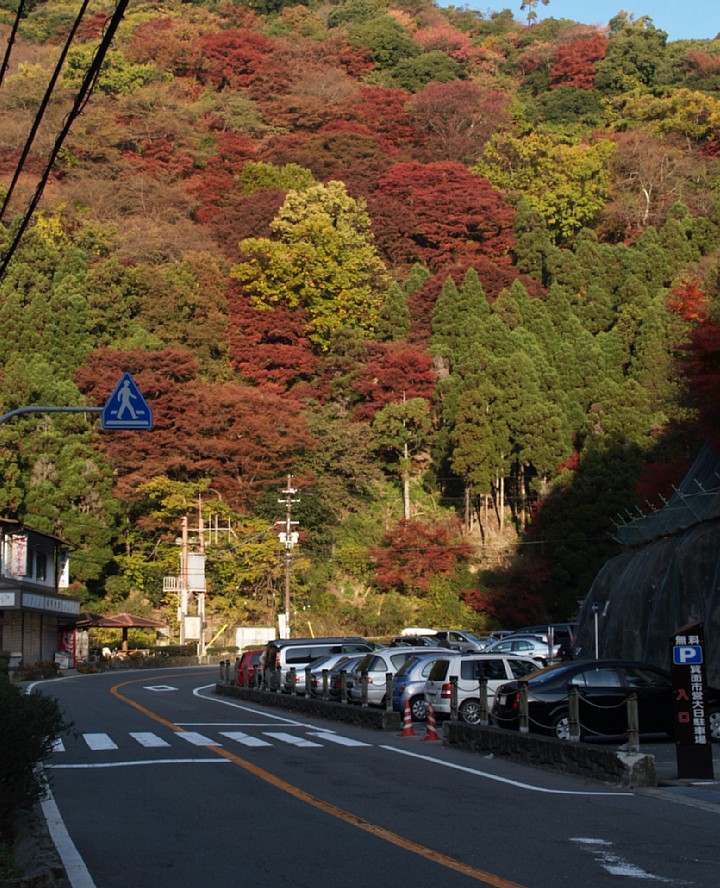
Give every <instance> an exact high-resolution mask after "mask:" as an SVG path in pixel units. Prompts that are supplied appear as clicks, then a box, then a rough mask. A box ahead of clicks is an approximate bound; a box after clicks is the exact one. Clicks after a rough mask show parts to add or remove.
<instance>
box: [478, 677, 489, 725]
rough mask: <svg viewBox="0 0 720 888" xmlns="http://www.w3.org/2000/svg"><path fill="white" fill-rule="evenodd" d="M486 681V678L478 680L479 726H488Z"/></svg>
mask: <svg viewBox="0 0 720 888" xmlns="http://www.w3.org/2000/svg"><path fill="white" fill-rule="evenodd" d="M487 683H488V680H487V679H486V678H481V679H480V724H481V725H487V724H488V721H489V719H488V686H487Z"/></svg>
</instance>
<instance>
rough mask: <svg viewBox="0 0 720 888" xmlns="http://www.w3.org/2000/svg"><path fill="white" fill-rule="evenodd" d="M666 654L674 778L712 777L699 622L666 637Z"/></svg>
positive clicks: (703, 658) (703, 660)
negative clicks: (673, 746) (669, 677)
mask: <svg viewBox="0 0 720 888" xmlns="http://www.w3.org/2000/svg"><path fill="white" fill-rule="evenodd" d="M670 654H671V657H670V661H671V664H672V666H671V672H672V681H673V701H674V702H673V720H674V726H675V750H676V754H677V764H678V778H680V779H691V778H692V779H696V778H700V779H709V780H712V779H713V758H712V745H711V738H710V725H709V721H708V708H707V679H706V670H705V635H704V628H703V624H702V623H693V624H691V625H688V626H684V627H683V628H682V629H679V630H678V631H677V632H676V634H675V635H673V636H672V638H671V639H670Z"/></svg>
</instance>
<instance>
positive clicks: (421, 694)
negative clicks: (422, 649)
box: [392, 649, 461, 721]
mask: <svg viewBox="0 0 720 888" xmlns="http://www.w3.org/2000/svg"><path fill="white" fill-rule="evenodd" d="M460 656H461V654H460V651H447V650H446V651H443V650H440V649H435V651H433V652H431V653H427V654H415V655H413V656H412V657H410V659H409V660H406V661H405V662H404V663H403V665H402V666H401V667H400V668H399V669H398V671H397V672H396V673H395V675H394V677H393V691H392V693H393V709H394V710H395V712H400V713H402V714H403V715H404V714H405V706H406V705H409V706H410V715H411V717H412V720H413V721H425V720H426V719H427V701H426V700H425V682H426V681H427V678H428V675H429V674H430V670H431V669H432V666H433V664H434V663H435V662H436V661H437V660H438V659H439V658H441V657H442V658H444V659H446V660H447V659H450V658H454V657H460Z"/></svg>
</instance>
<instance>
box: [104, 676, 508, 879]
mask: <svg viewBox="0 0 720 888" xmlns="http://www.w3.org/2000/svg"><path fill="white" fill-rule="evenodd" d="M160 678H164V676H160ZM141 682H142V680H141V679H135V680H130V681H124V682H122V683H121V684H119V685H114V686H113V687H112V688H110V693H111V694H113V695H114V696H116V697H117V698H118V699H120V700H122V701H123V702H125V703H127V704H128V705H129V706H132V707H133V708H134V709H137V710H138V711H139V712H142V713H144V714H145V715H147V717H148V718H151V719H154V720H155V721H157V722H159V723H160V724H163V725H166V726H167V727H169V728H171V730H173V731H176V732H178V733H182V730H181V729H180V728H178V727H177V726H176V725H174V724H173V723H172V722H170V721H168V720H167V719H165V718H163V717H162V716H160V715H157V714H156V713H154V712H152V711H151V710H150V709H147V708H146V707H145V706H142V705H141V704H139V703H136V702H135V701H134V700H130V699H129V698H128V697H125V696H124V695H123V694H121V693H120V688H122V687H125V686H126V685H130V684H140V683H141ZM210 751H212V752H214V753H216V754H217V755H219V756H221V757H222V758H224V759H228V760H229V761H231V762H234V763H235V764H236V765H238V766H239V767H241V768H243V770H245V771H247V772H248V773H250V774H253V775H254V776H255V777H258V778H259V779H260V780H264V781H265V782H266V783H269V784H270V785H271V786H274V787H275V788H276V789H279V790H281V791H282V792H285V793H287V794H288V795H291V796H293V797H294V798H296V799H298V800H300V801H302V802H305V803H306V804H308V805H312V807H313V808H316V809H317V810H319V811H323V812H324V813H326V814H329V815H331V816H332V817H336V818H337V819H338V820H342V821H343V822H345V823H348V824H350V825H351V826H355V827H357V828H358V829H361V830H363V831H364V832H367V833H370V834H371V835H373V836H375V837H376V838H378V839H382V840H383V841H386V842H389V843H390V844H392V845H395V846H397V847H399V848H403V849H404V850H405V851H409V852H410V853H411V854H417V855H418V856H419V857H423V858H424V859H425V860H429V861H432V862H433V863H437V864H439V865H440V866H444V867H446V868H447V869H450V870H454V871H455V872H458V873H462V874H463V875H466V876H469V877H470V878H471V879H475V880H476V881H478V882H483V883H484V884H485V885H490V886H492V888H524V886H523V885H520V884H519V883H517V882H511V881H510V880H508V879H503V878H502V877H501V876H496V875H494V874H493V873H487V872H485V871H484V870H481V869H477V868H476V867H474V866H469V865H468V864H466V863H462V862H461V861H459V860H455V859H454V858H452V857H448V856H447V855H445V854H441V853H440V852H438V851H433V850H432V848H427V847H426V846H425V845H419V844H418V843H417V842H413V841H412V840H410V839H406V838H404V837H403V836H400V835H398V834H397V833H394V832H391V831H390V830H387V829H385V828H384V827H382V826H378V825H377V824H375V823H372V822H370V821H369V820H365V819H364V818H362V817H358V816H357V815H356V814H352V813H351V812H349V811H345V810H343V809H342V808H337V807H336V806H335V805H331V804H329V803H328V802H324V801H322V799H318V798H316V797H315V796H313V795H311V794H310V793H308V792H305V790H303V789H300V788H299V787H298V786H294V785H293V784H292V783H288V782H287V781H285V780H282V779H281V778H280V777H276V776H275V774H271V773H270V772H269V771H266V770H265V769H264V768H260V767H258V766H257V765H254V764H253V763H252V762H249V761H246V760H245V759H242V758H240V757H239V756H237V755H235V754H234V753H232V752H230V751H229V750H227V749H224V748H223V747H222V746H209V747H208V752H210Z"/></svg>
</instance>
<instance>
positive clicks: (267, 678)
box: [261, 636, 373, 690]
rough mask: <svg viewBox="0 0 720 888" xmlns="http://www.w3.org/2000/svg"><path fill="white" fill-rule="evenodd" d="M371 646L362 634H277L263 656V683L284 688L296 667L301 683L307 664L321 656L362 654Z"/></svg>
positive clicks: (269, 686) (297, 677)
mask: <svg viewBox="0 0 720 888" xmlns="http://www.w3.org/2000/svg"><path fill="white" fill-rule="evenodd" d="M372 649H373V646H372V645H371V644H369V643H368V642H367V641H365V639H364V638H360V637H359V636H339V637H332V638H330V637H324V638H276V639H275V640H274V641H270V642H268V644H267V646H266V648H265V651H264V653H263V654H262V656H261V663H262V672H263V683H264V685H265V687H268V688H271V689H272V690H275V689H277V688H280V689H281V690H282V689H283V685H284V681H285V678H286V676H287V673H288V672H289V671H290V669H295V673H296V683H297V686H298V687H300V684H299V682H300V680H301V679H300V677H301V676H302V680H303V681H304V680H305V676H304V672H305V667H306V666H309V665H310V664H311V663H312V662H313V661H314V660H317V659H318V658H319V657H327V656H328V655H329V654H362V653H367V652H368V651H371V650H372Z"/></svg>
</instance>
